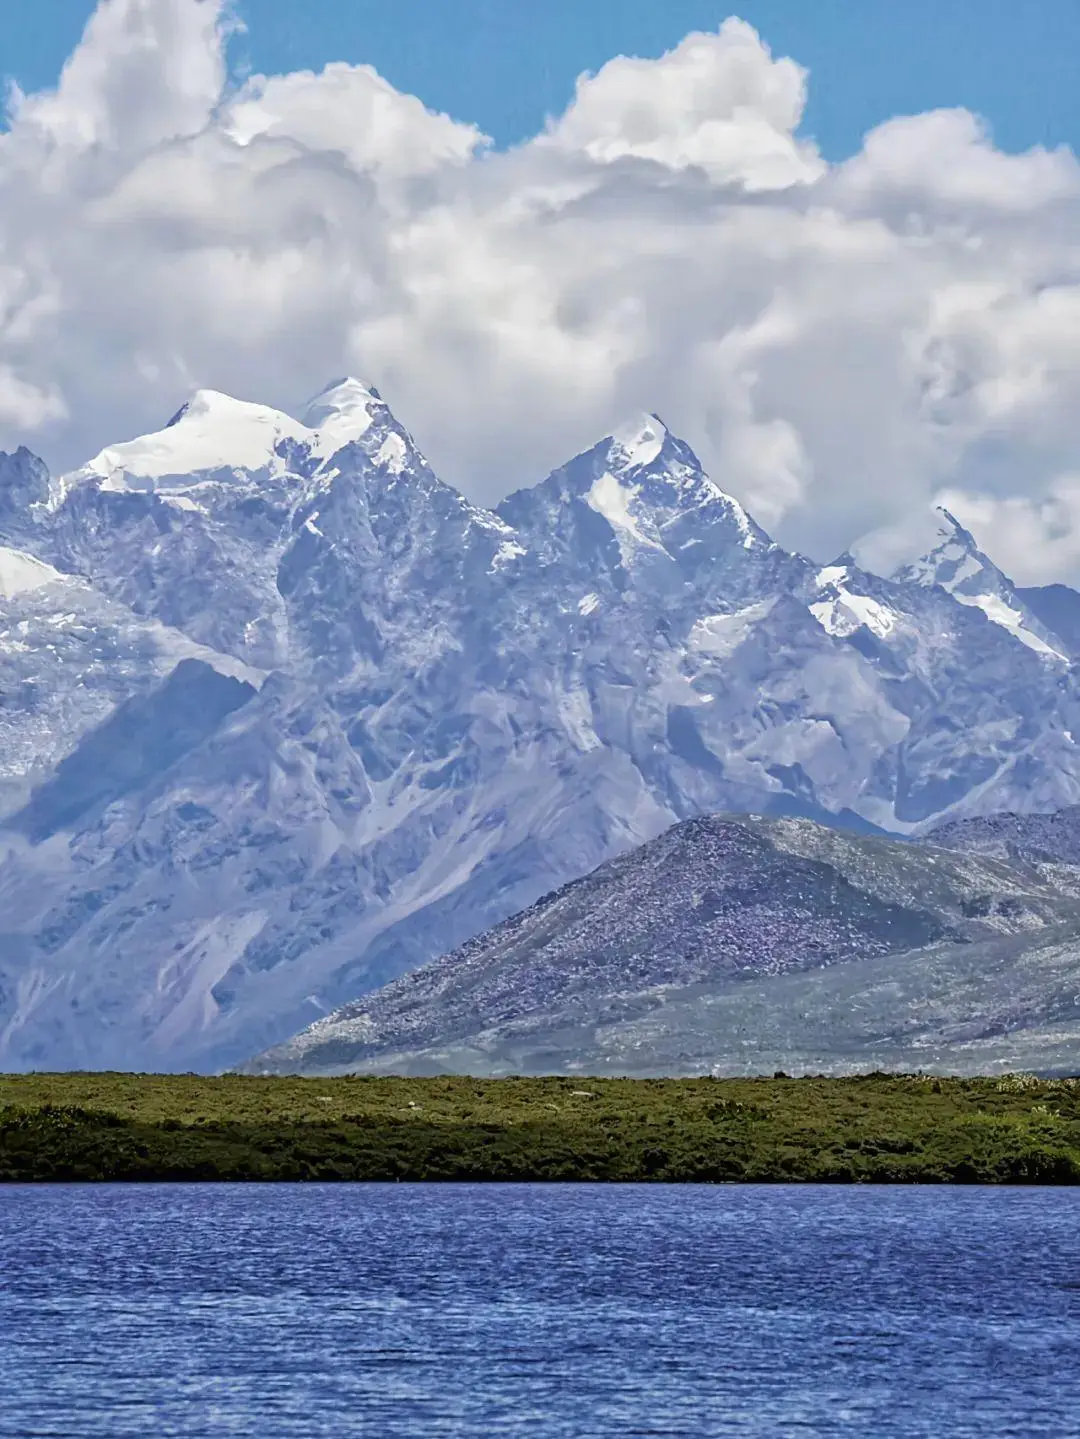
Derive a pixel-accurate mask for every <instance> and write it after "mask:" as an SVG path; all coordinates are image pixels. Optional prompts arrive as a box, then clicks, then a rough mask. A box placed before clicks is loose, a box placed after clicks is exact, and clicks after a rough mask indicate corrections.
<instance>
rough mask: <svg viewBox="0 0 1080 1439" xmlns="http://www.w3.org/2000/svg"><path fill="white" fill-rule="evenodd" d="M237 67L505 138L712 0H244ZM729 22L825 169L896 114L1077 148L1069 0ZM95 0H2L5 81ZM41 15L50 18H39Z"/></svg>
mask: <svg viewBox="0 0 1080 1439" xmlns="http://www.w3.org/2000/svg"><path fill="white" fill-rule="evenodd" d="M238 9H239V11H240V14H241V15H242V16H243V18H244V19H245V20H246V22H247V25H248V33H247V34H246V35H245V36H244V37H242V38H241V39H240V40H238V41H237V43H236V45H235V47H234V57H235V59H236V61H237V63H238V64H241V65H243V64H249V65H250V66H251V68H253V69H255V70H259V71H264V72H267V73H277V72H281V71H288V70H295V69H298V68H315V69H317V68H320V67H321V66H322V65H323V64H324V63H326V62H327V61H328V60H348V61H351V62H354V63H360V62H367V63H369V64H372V65H374V66H375V67H376V69H378V70H379V71H380V72H381V73H382V74H383V75H385V76H386V78H387V79H388V80H390V81H391V82H392V83H393V84H394V85H395V86H396V87H397V88H398V89H402V90H407V91H411V92H412V93H414V94H417V95H419V96H420V97H421V99H423V100H424V101H425V103H426V104H428V105H429V106H432V107H433V108H436V109H440V110H446V111H448V112H449V113H450V114H452V115H453V116H455V118H459V119H464V120H472V121H475V122H476V123H477V124H479V125H480V126H481V127H482V128H483V129H484V130H486V131H487V132H488V133H489V134H491V135H494V137H495V139H496V141H497V142H498V143H499V144H506V143H511V142H513V141H515V140H518V139H521V138H523V137H525V136H527V135H530V134H532V133H535V131H536V130H537V129H538V128H539V126H540V125H541V123H542V121H543V117H544V115H545V113H547V112H557V111H559V110H561V109H562V108H563V106H564V105H565V103H566V101H567V99H568V98H569V96H570V94H571V93H572V89H573V83H574V79H575V77H576V75H577V74H578V73H580V72H581V71H582V70H587V69H589V70H595V69H597V68H599V66H600V65H602V64H603V63H604V61H605V60H607V59H610V58H611V57H612V56H613V55H616V54H619V53H624V54H639V55H645V56H653V55H658V54H660V53H661V52H662V51H663V50H665V49H668V48H670V47H671V46H672V45H674V44H675V43H676V42H677V41H678V40H680V39H681V38H682V36H683V35H685V34H686V33H687V32H688V31H690V30H694V29H706V30H715V29H716V28H717V26H718V25H719V23H720V21H721V20H722V19H723V18H724V16H725V15H726V14H728V13H730V11H729V9H728V7H727V6H725V5H723V4H720V5H718V4H716V3H714V0H544V3H542V4H532V3H527V0H393V3H387V0H302V3H300V0H241V3H240V4H239V6H238ZM732 9H733V10H734V12H735V13H737V14H739V15H741V16H742V17H743V18H744V19H746V20H749V21H750V22H751V24H753V25H754V26H756V27H757V29H758V30H759V31H760V32H761V34H762V36H763V37H764V39H765V40H766V41H767V42H768V44H770V45H771V46H772V48H773V51H774V53H786V54H790V55H792V56H793V57H794V58H795V59H797V60H798V61H800V63H802V64H803V65H805V66H807V67H808V68H809V70H810V72H811V76H810V103H809V106H808V110H807V115H806V120H805V124H804V127H803V128H804V131H805V132H806V133H807V134H810V135H813V136H814V137H815V138H816V139H817V140H818V142H819V144H820V145H821V147H822V149H823V151H824V153H825V154H826V155H827V156H828V157H829V158H833V159H835V158H841V157H843V156H845V155H848V154H850V153H852V152H853V151H854V150H856V149H857V148H858V146H859V141H860V139H861V137H862V135H863V134H864V133H865V131H866V130H868V129H870V128H871V127H872V126H873V125H875V124H876V123H877V122H878V121H880V120H884V119H886V118H888V117H889V116H891V115H895V114H899V113H910V112H914V111H920V110H927V109H932V108H935V107H937V106H948V105H963V106H966V107H968V108H969V109H972V110H975V111H977V112H978V113H979V114H982V115H984V116H986V117H987V118H988V119H989V121H990V123H991V125H992V127H993V132H994V135H995V138H996V140H997V143H998V144H999V145H1000V146H1001V147H1002V148H1003V149H1006V150H1021V149H1025V148H1027V147H1028V146H1030V145H1034V144H1040V143H1041V144H1045V145H1057V144H1061V143H1067V144H1070V145H1071V146H1072V147H1073V149H1074V150H1080V102H1078V101H1077V81H1076V76H1077V57H1078V56H1080V0H1031V3H1029V4H1027V5H1020V4H1017V3H1016V0H743V3H741V4H738V5H733V6H732ZM92 10H93V3H92V0H46V4H45V5H44V6H43V5H42V3H41V0H3V3H2V4H0V72H2V73H3V74H4V75H7V76H13V77H14V78H15V79H16V80H17V81H18V82H19V84H20V85H22V87H23V88H24V89H28V90H33V89H38V88H41V87H42V86H46V85H49V84H51V83H52V82H53V81H54V80H55V78H56V76H57V74H58V72H59V69H60V66H61V65H62V63H63V61H64V59H65V57H66V56H67V55H68V54H69V53H70V51H71V49H72V47H73V46H74V45H75V43H76V41H77V40H78V37H79V34H80V32H81V30H82V27H83V25H84V24H85V22H86V19H87V17H88V16H89V15H90V13H91V12H92ZM44 16H47V20H45V19H43V17H44Z"/></svg>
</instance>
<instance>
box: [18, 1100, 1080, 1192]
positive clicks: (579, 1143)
mask: <svg viewBox="0 0 1080 1439" xmlns="http://www.w3.org/2000/svg"><path fill="white" fill-rule="evenodd" d="M312 1179H313V1180H406V1179H425V1180H660V1181H673V1180H674V1181H698V1182H723V1181H744V1182H751V1181H754V1182H763V1181H791V1180H804V1181H819V1182H820V1181H826V1182H835V1183H843V1182H872V1183H991V1184H996V1183H1005V1184H1008V1183H1013V1184H1017V1183H1020V1184H1022V1183H1028V1184H1032V1183H1035V1184H1074V1183H1078V1182H1080V1081H1078V1080H1072V1079H1062V1080H1037V1079H1034V1078H1032V1077H1030V1076H1027V1075H1007V1076H1005V1077H1004V1078H998V1079H935V1078H932V1077H928V1076H921V1075H919V1076H912V1077H896V1076H885V1075H869V1076H867V1077H865V1078H853V1079H784V1078H775V1079H722V1080H716V1079H688V1080H678V1079H581V1080H570V1079H561V1078H551V1079H490V1080H479V1079H476V1080H474V1079H458V1078H437V1079H380V1078H367V1077H364V1078H346V1079H289V1078H280V1079H259V1078H247V1077H241V1076H226V1077H223V1078H216V1079H210V1078H200V1077H197V1076H194V1075H173V1076H165V1075H132V1074H60V1075H20V1076H10V1077H3V1076H0V1181H50V1180H51V1181H57V1180H312Z"/></svg>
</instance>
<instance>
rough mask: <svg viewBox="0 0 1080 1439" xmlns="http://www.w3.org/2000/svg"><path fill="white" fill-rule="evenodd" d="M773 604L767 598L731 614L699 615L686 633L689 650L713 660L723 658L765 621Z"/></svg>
mask: <svg viewBox="0 0 1080 1439" xmlns="http://www.w3.org/2000/svg"><path fill="white" fill-rule="evenodd" d="M773 604H774V601H773V600H771V599H769V600H762V601H761V602H760V603H759V604H756V605H748V606H747V607H746V609H743V610H735V611H734V612H733V613H732V614H726V615H704V616H702V618H701V619H699V620H698V621H697V623H696V624H695V625H694V627H693V629H692V630H691V631H690V641H689V643H690V648H691V649H693V650H697V651H698V653H699V654H706V655H710V656H711V657H712V658H713V659H726V658H727V657H728V656H729V655H733V654H734V653H735V651H736V650H737V649H738V648H739V646H740V645H741V644H742V642H743V641H744V640H745V639H746V638H747V636H748V635H749V634H750V631H751V630H752V629H753V628H754V626H755V625H756V624H759V623H760V622H761V621H762V620H763V619H764V618H765V616H766V615H767V614H768V613H769V611H770V610H771V609H772V607H773Z"/></svg>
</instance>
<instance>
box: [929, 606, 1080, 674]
mask: <svg viewBox="0 0 1080 1439" xmlns="http://www.w3.org/2000/svg"><path fill="white" fill-rule="evenodd" d="M953 598H954V599H957V600H959V601H960V603H961V604H962V605H974V606H975V608H976V609H980V610H982V612H983V614H984V615H985V616H986V618H987V619H988V620H992V621H993V623H994V624H996V625H1001V626H1002V628H1003V629H1006V630H1008V631H1009V633H1010V634H1012V635H1015V637H1016V638H1017V639H1018V640H1019V641H1020V643H1021V644H1022V645H1027V647H1028V649H1029V650H1034V651H1035V652H1036V654H1041V655H1049V656H1051V657H1052V658H1053V659H1056V660H1064V659H1065V658H1066V656H1065V655H1063V654H1061V653H1060V652H1059V651H1058V650H1056V649H1054V647H1053V646H1052V645H1048V644H1047V643H1046V641H1045V640H1043V639H1040V638H1039V636H1038V635H1036V634H1033V633H1032V632H1031V630H1029V629H1028V628H1027V626H1026V624H1025V623H1024V616H1023V614H1022V613H1021V611H1019V610H1016V609H1013V607H1012V606H1011V605H1010V604H1008V603H1006V601H1005V600H1003V599H1002V598H1001V596H1000V595H965V594H961V593H959V592H958V591H954V592H953Z"/></svg>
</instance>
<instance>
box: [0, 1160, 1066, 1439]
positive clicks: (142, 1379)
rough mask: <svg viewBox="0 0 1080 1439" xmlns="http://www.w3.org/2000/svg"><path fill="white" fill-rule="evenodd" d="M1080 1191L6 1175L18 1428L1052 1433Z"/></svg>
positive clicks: (28, 1431)
mask: <svg viewBox="0 0 1080 1439" xmlns="http://www.w3.org/2000/svg"><path fill="white" fill-rule="evenodd" d="M1078 1415H1080V1192H1078V1191H1077V1190H1060V1189H1058V1190H1048V1189H974V1188H971V1189H968V1188H871V1187H862V1188H854V1187H822V1186H805V1187H800V1186H748V1187H723V1186H721V1187H704V1186H666V1185H665V1186H649V1185H624V1186H619V1185H612V1186H606V1187H602V1186H595V1187H594V1186H588V1185H558V1186H541V1185H520V1186H510V1185H490V1186H474V1185H460V1186H453V1185H446V1186H425V1185H412V1184H398V1185H341V1186H332V1185H285V1184H282V1185H266V1186H258V1185H247V1186H240V1185H217V1186H215V1185H189V1186H180V1185H155V1186H149V1185H148V1186H144V1187H140V1186H132V1185H121V1186H115V1187H109V1186H101V1187H94V1186H78V1185H75V1186H59V1185H57V1186H43V1187H38V1188H33V1187H24V1186H9V1187H6V1188H5V1187H0V1434H3V1435H4V1436H16V1435H34V1436H44V1435H50V1436H52V1435H55V1436H58V1439H60V1436H62V1439H84V1436H86V1439H89V1436H102V1439H131V1436H142V1435H147V1436H150V1435H152V1436H155V1439H161V1436H169V1435H178V1436H183V1439H198V1436H203V1435H214V1436H219V1435H251V1436H258V1439H272V1436H278V1435H288V1436H312V1435H319V1436H323V1435H326V1436H339V1435H371V1436H379V1439H396V1436H408V1439H428V1436H439V1435H462V1436H472V1435H475V1436H478V1439H479V1436H484V1439H487V1436H501V1435H514V1436H529V1439H548V1436H551V1439H564V1436H588V1439H607V1436H611V1439H615V1436H618V1439H629V1436H637V1435H642V1436H644V1435H652V1436H660V1435H663V1436H674V1435H680V1436H702V1439H705V1436H709V1439H714V1436H724V1435H738V1436H740V1439H747V1436H763V1439H765V1436H767V1439H783V1436H788V1435H791V1436H799V1439H807V1436H818V1435H820V1436H830V1439H831V1436H835V1435H838V1434H839V1435H843V1434H852V1435H866V1436H872V1439H890V1436H901V1435H902V1436H915V1435H919V1436H926V1439H952V1436H968V1435H971V1436H976V1435H977V1436H980V1439H984V1436H994V1439H1001V1436H1007V1435H1017V1436H1024V1439H1028V1436H1034V1435H1041V1434H1045V1435H1053V1436H1055V1439H1060V1436H1063V1435H1065V1434H1069V1433H1076V1432H1077V1431H1078V1427H1080V1419H1078Z"/></svg>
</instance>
